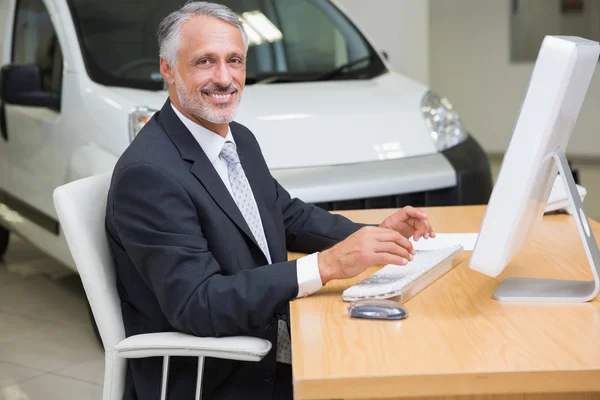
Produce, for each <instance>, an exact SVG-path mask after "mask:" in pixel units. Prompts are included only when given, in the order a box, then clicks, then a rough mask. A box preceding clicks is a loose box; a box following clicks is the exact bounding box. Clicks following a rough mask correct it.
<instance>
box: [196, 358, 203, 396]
mask: <svg viewBox="0 0 600 400" xmlns="http://www.w3.org/2000/svg"><path fill="white" fill-rule="evenodd" d="M203 372H204V357H198V378H197V379H198V380H197V381H196V400H200V399H201V398H202V374H203Z"/></svg>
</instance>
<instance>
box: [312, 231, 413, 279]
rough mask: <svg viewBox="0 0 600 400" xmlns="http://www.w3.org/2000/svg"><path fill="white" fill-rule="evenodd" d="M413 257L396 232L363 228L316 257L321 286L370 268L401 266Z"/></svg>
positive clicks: (410, 244)
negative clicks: (391, 265)
mask: <svg viewBox="0 0 600 400" xmlns="http://www.w3.org/2000/svg"><path fill="white" fill-rule="evenodd" d="M413 254H414V249H413V246H412V243H411V242H410V241H409V240H408V239H407V238H406V237H405V236H403V235H402V234H400V233H399V232H397V231H395V230H392V229H384V228H379V227H374V226H367V227H364V228H361V229H359V230H358V231H356V232H355V233H353V234H352V235H350V236H348V237H347V238H346V239H345V240H343V241H341V242H340V243H338V244H336V245H335V246H333V247H332V248H330V249H328V250H325V251H322V252H320V253H319V255H318V264H319V272H320V273H321V282H322V283H323V284H326V283H327V282H329V281H330V280H332V279H345V278H352V277H355V276H356V275H359V274H361V273H363V272H364V271H365V270H366V269H367V268H369V267H370V266H372V265H380V264H396V265H405V264H407V263H408V261H410V260H412V259H413Z"/></svg>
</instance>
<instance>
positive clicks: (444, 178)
mask: <svg viewBox="0 0 600 400" xmlns="http://www.w3.org/2000/svg"><path fill="white" fill-rule="evenodd" d="M272 174H273V176H274V177H275V178H276V179H277V180H278V181H279V183H280V184H281V185H282V186H283V187H284V188H285V189H286V190H287V191H288V192H289V193H290V195H291V196H292V197H297V198H299V199H301V200H303V201H304V202H306V203H313V204H315V205H317V206H319V207H321V208H323V209H326V210H329V211H333V210H352V209H354V210H356V209H376V208H400V207H404V206H407V205H411V206H414V207H434V206H450V205H474V204H487V202H488V200H489V197H490V194H491V191H492V186H493V183H492V176H491V171H490V165H489V161H488V158H487V156H486V154H485V152H484V151H483V149H482V148H481V147H480V146H479V144H478V143H477V142H476V141H475V140H474V139H473V138H472V137H471V136H469V137H468V139H467V140H465V141H464V142H462V143H461V144H459V145H457V146H454V147H452V148H450V149H448V150H446V151H444V152H441V153H437V154H431V155H426V156H419V157H409V158H402V159H396V160H382V161H375V162H370V163H360V164H350V165H334V166H327V167H312V168H297V169H285V170H273V171H272Z"/></svg>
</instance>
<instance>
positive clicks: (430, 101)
mask: <svg viewBox="0 0 600 400" xmlns="http://www.w3.org/2000/svg"><path fill="white" fill-rule="evenodd" d="M421 111H422V112H423V118H424V119H425V125H427V128H428V129H429V134H430V135H431V139H432V140H433V143H435V145H436V147H437V149H438V151H442V150H446V149H448V148H450V147H452V146H456V145H457V144H459V143H462V142H463V141H465V140H466V139H467V132H466V131H465V128H464V127H463V125H462V122H461V121H460V116H459V115H458V113H457V112H456V110H455V109H454V107H452V104H450V102H449V101H448V99H446V98H441V97H440V96H438V95H437V94H435V93H434V92H432V91H431V90H430V91H428V92H427V93H425V96H423V100H422V101H421Z"/></svg>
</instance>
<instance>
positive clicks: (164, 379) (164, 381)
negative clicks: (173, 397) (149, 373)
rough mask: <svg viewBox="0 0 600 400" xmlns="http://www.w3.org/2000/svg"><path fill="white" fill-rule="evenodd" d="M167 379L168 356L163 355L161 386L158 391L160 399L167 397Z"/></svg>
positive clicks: (163, 399)
mask: <svg viewBox="0 0 600 400" xmlns="http://www.w3.org/2000/svg"><path fill="white" fill-rule="evenodd" d="M168 379H169V356H164V357H163V373H162V388H161V393H160V400H165V399H166V398H167V381H168Z"/></svg>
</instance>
